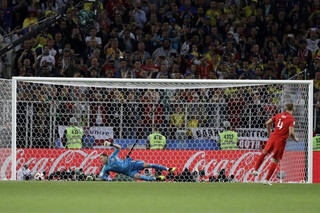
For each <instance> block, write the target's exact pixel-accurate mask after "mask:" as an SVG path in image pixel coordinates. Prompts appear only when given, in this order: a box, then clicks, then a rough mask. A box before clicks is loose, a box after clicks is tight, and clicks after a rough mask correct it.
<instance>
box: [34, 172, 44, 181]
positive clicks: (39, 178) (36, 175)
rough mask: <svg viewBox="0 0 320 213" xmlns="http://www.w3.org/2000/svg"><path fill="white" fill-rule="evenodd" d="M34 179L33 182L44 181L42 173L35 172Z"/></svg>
mask: <svg viewBox="0 0 320 213" xmlns="http://www.w3.org/2000/svg"><path fill="white" fill-rule="evenodd" d="M34 179H35V180H44V175H43V173H42V172H37V173H36V174H35V175H34Z"/></svg>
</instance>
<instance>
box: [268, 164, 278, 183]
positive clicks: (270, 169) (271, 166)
mask: <svg viewBox="0 0 320 213" xmlns="http://www.w3.org/2000/svg"><path fill="white" fill-rule="evenodd" d="M277 166H278V164H277V163H273V162H272V163H271V165H270V168H269V172H268V175H267V178H266V180H270V178H271V176H272V174H273V172H274V170H275V169H276V168H277Z"/></svg>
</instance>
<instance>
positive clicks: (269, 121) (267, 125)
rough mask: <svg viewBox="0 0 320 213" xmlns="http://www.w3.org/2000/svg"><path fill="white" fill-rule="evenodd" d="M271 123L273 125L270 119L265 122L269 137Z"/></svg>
mask: <svg viewBox="0 0 320 213" xmlns="http://www.w3.org/2000/svg"><path fill="white" fill-rule="evenodd" d="M272 123H273V119H272V118H270V119H269V120H268V121H267V122H266V127H267V130H268V133H269V135H271V133H272V132H271V126H272Z"/></svg>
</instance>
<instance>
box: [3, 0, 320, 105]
mask: <svg viewBox="0 0 320 213" xmlns="http://www.w3.org/2000/svg"><path fill="white" fill-rule="evenodd" d="M71 2H72V4H70V5H69V6H68V10H67V12H66V13H65V14H64V17H63V18H62V19H59V21H57V22H56V23H54V24H52V25H50V26H46V27H45V28H44V29H43V30H42V31H41V32H40V33H39V34H38V35H36V36H33V37H31V38H29V39H26V40H25V41H24V42H23V43H22V44H21V45H19V46H17V47H15V48H14V51H13V57H12V58H13V59H12V62H13V63H12V64H11V67H12V73H11V75H14V76H42V77H89V78H160V79H168V78H171V79H315V95H314V97H315V99H314V100H315V104H316V107H317V109H318V111H319V108H320V93H319V87H320V51H319V45H318V43H319V41H320V39H319V34H320V1H319V0H290V1H289V0H275V1H271V0H213V1H209V0H167V1H166V0H165V1H163V0H161V1H160V0H149V1H147V0H109V1H108V0H102V1H98V4H95V3H90V2H87V3H84V4H82V5H81V6H78V5H79V3H81V2H82V1H80V0H74V1H71ZM64 5H65V1H63V0H16V1H11V0H8V1H6V0H2V1H1V8H2V10H1V11H0V20H1V21H0V33H1V35H2V36H1V37H2V40H4V41H6V40H8V39H9V40H10V39H11V41H14V40H16V39H18V38H21V36H23V35H25V34H27V33H28V32H32V31H33V30H34V29H35V28H36V27H37V26H39V25H41V23H43V22H44V21H45V20H46V19H48V18H50V17H53V16H55V15H57V14H59V13H60V12H61V7H63V6H64ZM97 8H98V13H97V14H98V15H97V16H94V15H93V12H94V11H95V9H97ZM7 33H10V34H9V35H7ZM6 60H7V61H6ZM8 61H10V60H8V59H5V58H2V59H1V63H0V73H1V75H2V76H4V67H5V66H8V65H6V64H7V63H8ZM11 75H9V76H11Z"/></svg>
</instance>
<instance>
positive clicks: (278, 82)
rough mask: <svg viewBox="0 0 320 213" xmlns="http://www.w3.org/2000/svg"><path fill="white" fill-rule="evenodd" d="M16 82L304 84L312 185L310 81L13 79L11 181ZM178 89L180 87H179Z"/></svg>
mask: <svg viewBox="0 0 320 213" xmlns="http://www.w3.org/2000/svg"><path fill="white" fill-rule="evenodd" d="M18 82H58V83H62V82H65V83H68V82H74V83H75V84H76V83H77V82H88V83H90V82H91V83H98V82H103V83H106V82H110V83H122V84H128V86H129V85H130V86H132V84H131V83H133V84H137V83H154V84H157V83H159V84H161V83H181V84H182V87H181V88H183V85H187V84H190V85H192V84H207V85H208V84H212V85H214V84H217V85H219V84H221V85H226V84H229V85H231V84H234V85H235V84H239V85H246V86H250V85H268V84H304V85H308V87H309V88H308V89H309V91H308V92H309V93H308V96H309V99H308V172H307V174H308V180H307V183H312V175H313V171H312V166H313V150H312V144H313V143H312V134H313V85H314V82H313V81H312V80H180V79H179V80H178V79H105V78H43V77H13V78H12V139H11V140H12V143H11V145H12V146H11V147H12V148H11V149H12V156H11V157H12V168H11V169H12V174H11V179H12V180H16V179H17V173H16V168H17V161H16V156H17V153H16V151H17V145H16V133H17V125H16V124H17V116H16V115H17V114H16V113H17V83H18ZM179 88H180V87H179Z"/></svg>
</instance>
